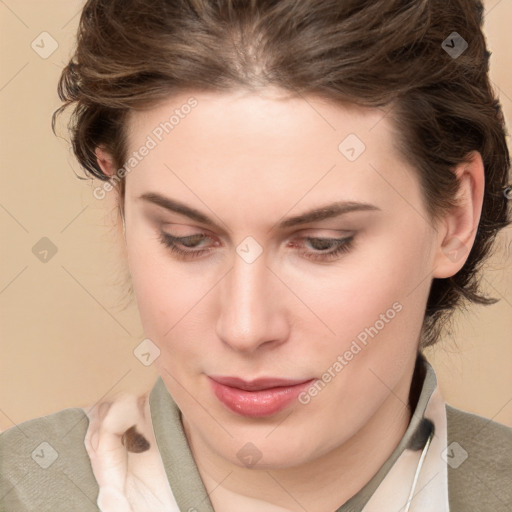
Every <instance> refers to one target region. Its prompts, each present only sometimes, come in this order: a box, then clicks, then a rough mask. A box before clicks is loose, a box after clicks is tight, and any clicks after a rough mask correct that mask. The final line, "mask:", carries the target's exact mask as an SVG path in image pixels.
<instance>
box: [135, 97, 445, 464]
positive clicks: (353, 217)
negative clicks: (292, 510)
mask: <svg viewBox="0 0 512 512" xmlns="http://www.w3.org/2000/svg"><path fill="white" fill-rule="evenodd" d="M191 97H193V98H195V99H194V100H190V99H189V98H191ZM187 101H188V103H187ZM172 116H174V117H172ZM395 137H396V135H395V134H394V133H393V132H392V129H391V124H390V122H389V119H388V118H387V117H385V116H384V113H383V112H381V111H379V110H359V109H356V108H355V107H350V108H345V107H341V106H339V105H334V104H332V103H329V102H326V101H322V100H321V99H319V98H314V97H308V98H288V99H286V98H284V96H278V94H277V92H276V91H274V92H272V93H271V92H270V90H266V91H265V93H264V94H261V95H257V94H254V93H252V94H250V93H229V94H218V93H204V92H203V93H197V94H192V93H191V94H182V95H180V96H175V97H173V98H172V99H170V100H168V101H166V102H165V103H162V104H160V105H159V106H158V107H156V108H153V109H151V110H149V111H146V112H135V113H133V114H132V116H131V118H130V121H129V149H130V151H129V153H130V156H132V157H133V158H136V159H137V162H136V163H135V161H134V162H133V163H134V165H133V169H132V170H131V171H130V172H129V174H128V175H127V177H126V197H125V220H126V244H127V251H128V262H129V268H130V272H131V275H132V278H133V285H134V290H135V294H136V298H137V302H138V306H139V309H140V314H141V319H142V323H143V327H144V330H145V334H146V336H147V338H149V339H150V340H152V342H153V343H154V344H155V345H156V346H158V348H159V349H160V355H159V357H158V358H157V359H156V360H155V364H156V365H157V367H158V369H159V371H160V373H161V376H162V378H163V380H164V381H165V384H166V385H167V388H168V389H169V391H170V393H171V394H172V396H173V398H174V399H175V401H176V402H177V404H178V406H179V408H180V409H181V411H182V413H183V417H184V421H185V425H186V429H187V434H188V435H189V436H192V438H193V439H197V440H198V442H200V443H203V444H204V445H205V446H208V447H209V449H211V451H212V452H214V453H215V454H217V455H218V456H220V457H222V458H223V459H225V460H228V461H231V462H233V463H235V464H239V465H242V464H244V463H246V459H247V456H249V458H251V457H252V458H253V459H255V460H256V459H258V460H259V464H261V465H264V466H266V467H276V468H277V467H286V466H292V465H299V464H301V463H304V462H307V461H311V460H313V459H314V458H315V457H318V456H320V455H322V454H325V453H327V452H329V451H330V450H333V449H335V448H336V447H339V446H341V445H342V444H343V443H345V442H347V441H348V440H349V439H350V438H352V436H354V434H356V433H357V432H358V431H361V430H362V429H364V427H365V426H367V425H368V424H370V423H371V422H372V421H373V420H374V419H375V418H376V417H377V416H378V414H380V412H382V411H383V410H384V409H386V408H387V409H388V410H390V409H393V408H394V409H395V410H396V409H397V408H398V409H402V410H403V409H404V408H405V404H406V403H407V396H408V391H409V384H410V378H411V373H412V369H413V366H414V360H415V357H416V353H417V345H418V337H419V332H420V328H421V324H422V321H423V316H424V311H425V306H426V300H427V296H428V291H429V287H430V283H431V278H432V268H433V265H434V260H435V257H436V256H435V255H436V251H437V245H438V235H437V233H436V231H435V230H434V229H433V227H432V225H431V223H430V222H429V220H428V216H427V213H426V210H425V208H424V205H423V202H422V195H421V190H420V186H419V181H418V178H417V176H416V174H415V173H414V171H413V169H412V168H411V167H410V166H409V165H408V164H407V163H406V162H405V161H404V159H403V158H402V157H401V156H400V154H399V153H398V151H397V149H395V147H394V142H395ZM143 147H145V148H146V149H141V148H143ZM134 151H136V152H137V154H136V155H133V152H134ZM312 211H316V213H315V214H312V213H311V212H312ZM176 239H181V241H180V240H176ZM166 244H168V245H166ZM173 244H174V245H173ZM173 247H174V249H175V250H176V251H179V252H175V251H174V250H173Z"/></svg>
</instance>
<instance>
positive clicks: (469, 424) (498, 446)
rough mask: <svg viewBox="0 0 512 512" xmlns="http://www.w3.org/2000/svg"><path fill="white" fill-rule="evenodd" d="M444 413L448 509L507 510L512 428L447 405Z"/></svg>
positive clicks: (511, 502)
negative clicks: (446, 433)
mask: <svg viewBox="0 0 512 512" xmlns="http://www.w3.org/2000/svg"><path fill="white" fill-rule="evenodd" d="M446 414H447V426H448V448H447V452H446V461H447V463H448V488H449V495H450V506H451V510H453V511H454V512H458V511H459V510H460V511H464V512H472V511H475V512H476V511H478V512H485V511H487V510H489V511H493V512H500V511H509V510H511V509H512V429H510V428H509V427H507V426H505V425H502V424H500V423H496V422H494V421H492V420H490V419H487V418H483V417H481V416H478V415H476V414H472V413H468V412H465V411H461V410H459V409H456V408H454V407H451V406H450V405H447V406H446Z"/></svg>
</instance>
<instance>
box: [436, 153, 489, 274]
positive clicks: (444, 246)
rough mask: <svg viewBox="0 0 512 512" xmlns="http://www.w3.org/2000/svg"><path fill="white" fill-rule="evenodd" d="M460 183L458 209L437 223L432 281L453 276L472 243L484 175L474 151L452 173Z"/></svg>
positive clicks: (481, 199) (481, 162)
mask: <svg viewBox="0 0 512 512" xmlns="http://www.w3.org/2000/svg"><path fill="white" fill-rule="evenodd" d="M454 172H455V174H456V175H457V179H458V181H459V191H458V193H457V197H456V203H457V205H456V206H455V207H454V208H452V209H451V210H450V211H448V212H447V213H446V214H445V216H444V217H443V218H442V219H441V220H440V221H439V223H438V242H439V243H438V246H437V253H436V257H435V260H434V271H433V277H436V278H446V277H451V276H453V275H455V274H456V273H457V272H458V271H459V270H460V269H461V268H462V267H463V266H464V263H465V262H466V260H467V258H468V255H469V251H470V250H471V248H472V247H473V243H474V241H475V236H476V232H477V229H478V224H479V222H480V215H481V213H482V203H483V197H484V185H485V173H484V163H483V161H482V156H481V155H480V153H479V152H477V151H473V152H471V153H470V154H469V160H468V161H466V162H464V163H461V164H459V165H458V166H457V167H456V168H455V169H454Z"/></svg>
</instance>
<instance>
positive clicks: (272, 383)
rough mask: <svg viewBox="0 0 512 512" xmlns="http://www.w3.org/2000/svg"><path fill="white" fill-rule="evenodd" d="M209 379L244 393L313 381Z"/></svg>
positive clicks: (213, 376)
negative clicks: (241, 390)
mask: <svg viewBox="0 0 512 512" xmlns="http://www.w3.org/2000/svg"><path fill="white" fill-rule="evenodd" d="M209 377H210V379H212V380H214V381H215V382H218V383H219V384H223V385H224V386H229V387H231V388H237V389H243V390H244V391H261V390H263V389H271V388H277V387H289V386H297V385H298V384H303V383H305V382H309V381H310V380H313V379H279V378H276V377H262V378H259V379H254V380H250V381H247V380H244V379H241V378H240V377H222V376H220V375H209Z"/></svg>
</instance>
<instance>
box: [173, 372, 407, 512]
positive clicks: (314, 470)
mask: <svg viewBox="0 0 512 512" xmlns="http://www.w3.org/2000/svg"><path fill="white" fill-rule="evenodd" d="M413 369H414V368H411V369H410V371H408V372H405V374H404V375H405V378H404V379H403V381H402V382H401V383H400V384H399V386H398V387H397V389H394V390H392V391H391V390H390V393H389V395H388V397H387V398H386V400H385V401H384V403H383V404H382V405H381V407H380V408H379V409H378V410H377V411H376V413H375V414H374V415H373V416H372V417H371V418H370V420H369V421H368V422H367V423H366V424H365V426H364V427H363V428H362V429H361V430H359V431H358V432H357V433H356V434H355V435H353V436H352V437H351V438H350V439H349V440H348V441H347V442H345V443H343V444H342V445H340V446H338V447H336V448H335V449H333V450H331V451H330V452H328V453H327V454H325V455H323V456H322V457H319V458H317V459H314V460H310V461H308V462H307V463H306V464H302V465H300V466H294V467H287V468H280V469H274V470H272V469H270V470H266V469H265V470H262V469H257V468H245V467H240V466H238V465H235V464H232V463H231V462H230V461H228V460H226V459H224V458H222V457H220V456H219V455H218V454H217V453H215V452H214V451H212V450H211V449H210V448H209V446H208V445H207V444H205V443H203V442H202V439H201V437H200V436H198V435H195V432H194V431H193V430H192V429H191V428H190V425H188V423H187V422H186V420H185V418H184V419H183V424H184V428H185V433H186V435H187V438H188V441H189V445H190V447H191V450H192V454H193V456H194V459H195V461H196V464H197V467H198V470H199V473H200V475H201V478H202V480H203V483H204V485H205V487H206V490H207V491H208V494H209V495H210V500H211V502H212V505H213V507H214V509H215V511H216V512H235V511H236V512H239V511H240V510H244V512H256V511H258V512H284V511H288V512H290V511H292V512H303V511H304V510H308V511H309V512H323V511H325V510H336V509H337V508H339V507H340V506H341V505H342V504H344V503H345V502H346V501H347V500H349V499H350V498H351V497H352V496H353V495H355V494H356V493H357V492H358V491H360V490H361V489H362V488H363V487H364V485H365V484H366V483H367V482H368V481H369V480H370V479H371V478H372V477H373V476H374V475H375V474H376V473H377V471H378V470H379V468H380V467H381V466H382V465H383V464H384V462H385V461H386V459H387V458H388V457H389V456H390V455H391V453H392V452H393V450H394V449H395V448H396V446H397V445H398V443H399V442H400V440H401V438H402V437H403V435H404V433H405V431H406V429H407V426H408V424H409V422H410V418H411V409H410V406H409V393H410V388H411V381H412V374H413ZM340 482H341V483H342V485H340Z"/></svg>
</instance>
